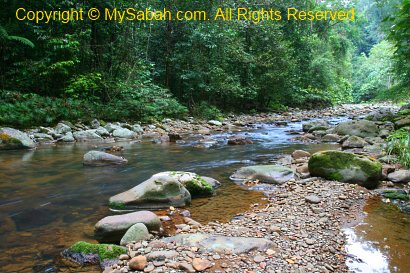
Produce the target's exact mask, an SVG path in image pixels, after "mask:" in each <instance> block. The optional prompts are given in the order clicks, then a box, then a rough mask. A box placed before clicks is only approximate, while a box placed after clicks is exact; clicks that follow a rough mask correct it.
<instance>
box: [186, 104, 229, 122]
mask: <svg viewBox="0 0 410 273" xmlns="http://www.w3.org/2000/svg"><path fill="white" fill-rule="evenodd" d="M192 112H193V114H194V116H196V117H199V118H202V119H215V120H223V118H224V116H223V114H222V112H221V110H219V109H218V108H217V107H215V106H213V105H210V104H208V103H206V102H204V101H203V102H201V103H200V104H199V106H197V107H195V108H194V109H193V111H192Z"/></svg>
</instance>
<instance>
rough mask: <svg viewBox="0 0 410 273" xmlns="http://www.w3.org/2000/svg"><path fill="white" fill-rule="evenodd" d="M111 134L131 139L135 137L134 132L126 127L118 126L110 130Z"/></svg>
mask: <svg viewBox="0 0 410 273" xmlns="http://www.w3.org/2000/svg"><path fill="white" fill-rule="evenodd" d="M112 136H113V137H116V138H127V139H132V138H135V137H136V133H135V132H133V131H131V130H129V129H126V128H118V129H115V130H114V131H113V132H112Z"/></svg>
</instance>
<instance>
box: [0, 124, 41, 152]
mask: <svg viewBox="0 0 410 273" xmlns="http://www.w3.org/2000/svg"><path fill="white" fill-rule="evenodd" d="M34 147H36V144H35V143H34V141H33V140H32V139H31V138H30V137H29V136H28V135H27V134H26V133H23V132H22V131H19V130H16V129H13V128H1V129H0V150H16V149H33V148H34Z"/></svg>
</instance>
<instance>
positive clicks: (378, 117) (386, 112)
mask: <svg viewBox="0 0 410 273" xmlns="http://www.w3.org/2000/svg"><path fill="white" fill-rule="evenodd" d="M394 117H395V113H394V112H393V110H392V109H391V108H387V107H381V108H378V109H376V110H374V111H372V112H371V113H370V114H368V115H367V116H366V119H367V120H371V121H392V120H393V119H394Z"/></svg>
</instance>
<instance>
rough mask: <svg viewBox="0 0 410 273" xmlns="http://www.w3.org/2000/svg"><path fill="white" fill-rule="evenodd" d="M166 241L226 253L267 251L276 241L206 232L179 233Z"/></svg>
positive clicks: (165, 239)
mask: <svg viewBox="0 0 410 273" xmlns="http://www.w3.org/2000/svg"><path fill="white" fill-rule="evenodd" d="M162 241H164V242H166V243H172V242H175V243H176V244H179V245H183V246H184V247H198V248H200V249H202V250H203V251H209V252H220V253H224V252H226V251H229V252H231V253H234V254H240V253H249V252H250V251H254V250H257V251H266V250H267V249H269V248H272V247H273V246H274V243H273V242H272V241H270V240H267V239H264V238H253V237H230V236H220V235H211V234H204V233H193V234H179V235H176V236H173V237H169V238H164V239H162Z"/></svg>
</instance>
